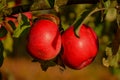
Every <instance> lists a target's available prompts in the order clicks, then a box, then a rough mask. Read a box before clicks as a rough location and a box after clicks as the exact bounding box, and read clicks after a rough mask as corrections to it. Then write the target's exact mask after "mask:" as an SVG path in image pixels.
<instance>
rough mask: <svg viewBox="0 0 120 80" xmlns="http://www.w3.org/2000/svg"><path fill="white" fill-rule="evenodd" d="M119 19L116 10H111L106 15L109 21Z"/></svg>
mask: <svg viewBox="0 0 120 80" xmlns="http://www.w3.org/2000/svg"><path fill="white" fill-rule="evenodd" d="M116 18H117V10H116V9H115V8H109V9H108V10H107V13H106V20H107V21H114V20H115V19H116Z"/></svg>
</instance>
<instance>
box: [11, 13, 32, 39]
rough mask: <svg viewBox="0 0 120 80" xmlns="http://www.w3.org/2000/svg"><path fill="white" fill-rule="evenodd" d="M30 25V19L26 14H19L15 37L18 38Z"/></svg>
mask: <svg viewBox="0 0 120 80" xmlns="http://www.w3.org/2000/svg"><path fill="white" fill-rule="evenodd" d="M29 27H30V21H29V19H28V18H27V17H26V16H25V15H24V14H19V16H18V26H17V28H16V29H15V31H14V33H13V37H15V38H18V37H20V35H21V34H22V32H23V31H24V30H26V29H27V28H29Z"/></svg>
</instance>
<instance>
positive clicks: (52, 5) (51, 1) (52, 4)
mask: <svg viewBox="0 0 120 80" xmlns="http://www.w3.org/2000/svg"><path fill="white" fill-rule="evenodd" d="M47 1H48V3H49V5H50V7H51V8H53V7H54V3H55V0H47Z"/></svg>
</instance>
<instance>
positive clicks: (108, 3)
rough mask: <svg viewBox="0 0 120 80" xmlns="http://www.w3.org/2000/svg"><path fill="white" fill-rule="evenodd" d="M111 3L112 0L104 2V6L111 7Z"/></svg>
mask: <svg viewBox="0 0 120 80" xmlns="http://www.w3.org/2000/svg"><path fill="white" fill-rule="evenodd" d="M110 4H111V2H110V0H107V1H105V2H104V7H105V8H109V7H110Z"/></svg>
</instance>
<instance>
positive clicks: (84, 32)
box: [62, 24, 98, 69]
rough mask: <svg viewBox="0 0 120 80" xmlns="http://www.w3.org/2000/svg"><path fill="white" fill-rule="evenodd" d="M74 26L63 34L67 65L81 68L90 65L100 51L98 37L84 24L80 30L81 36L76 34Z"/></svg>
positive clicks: (64, 55)
mask: <svg viewBox="0 0 120 80" xmlns="http://www.w3.org/2000/svg"><path fill="white" fill-rule="evenodd" d="M73 28H74V27H73V26H71V27H69V28H68V29H67V30H66V31H65V32H64V33H63V34H62V45H63V49H64V50H63V54H62V59H63V62H64V64H65V65H67V66H68V67H70V68H72V69H81V68H83V67H85V66H87V65H89V64H90V63H91V62H92V61H93V60H94V58H95V56H96V54H97V52H98V38H97V35H96V33H95V32H94V31H93V30H92V29H91V28H90V27H88V26H86V25H85V24H83V25H82V26H81V29H80V31H79V35H80V38H78V37H76V36H75V34H74V29H73Z"/></svg>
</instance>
